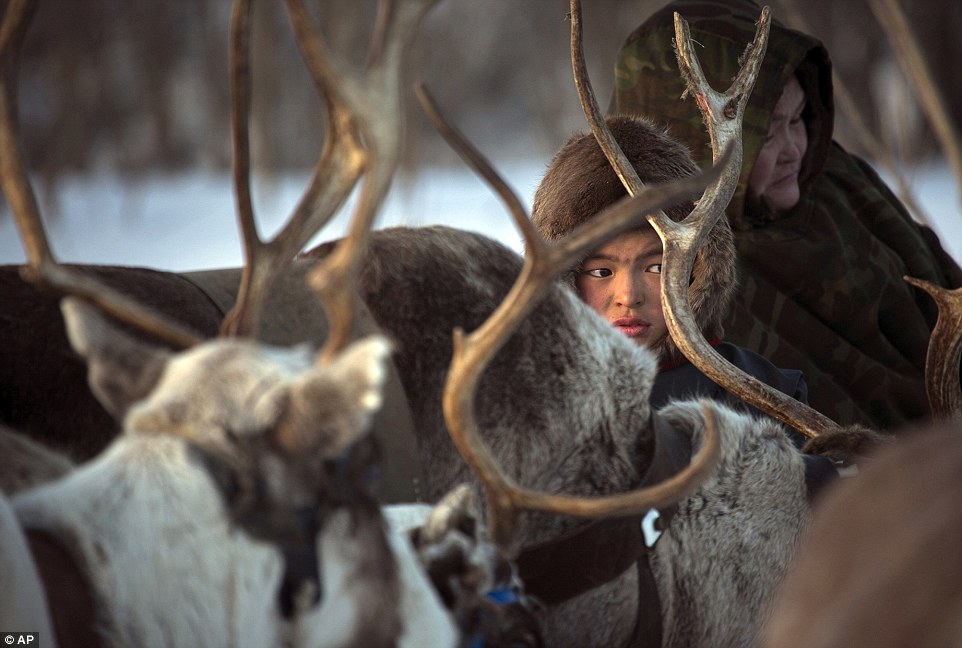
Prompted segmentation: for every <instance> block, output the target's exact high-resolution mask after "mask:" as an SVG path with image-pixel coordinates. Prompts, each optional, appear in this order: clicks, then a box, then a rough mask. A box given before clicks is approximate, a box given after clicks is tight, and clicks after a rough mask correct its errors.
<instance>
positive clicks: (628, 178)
mask: <svg viewBox="0 0 962 648" xmlns="http://www.w3.org/2000/svg"><path fill="white" fill-rule="evenodd" d="M569 6H570V19H571V41H570V50H571V70H572V73H573V74H574V80H575V88H576V89H577V90H578V98H579V99H580V100H581V109H582V110H583V111H584V113H585V119H586V120H587V121H588V126H589V128H590V129H591V132H592V134H594V136H595V140H596V141H597V142H598V146H600V147H601V150H602V152H603V153H604V154H605V157H606V158H608V163H609V164H610V165H611V167H612V168H613V169H614V171H615V173H616V174H617V175H618V178H620V179H621V184H623V185H624V187H625V190H626V191H627V192H628V194H629V195H632V196H634V195H636V194H637V193H638V192H639V191H641V190H642V188H643V187H644V186H645V183H643V182H642V181H641V178H639V177H638V172H637V171H635V167H634V166H632V164H631V163H630V162H629V161H628V158H627V156H625V153H624V151H622V150H621V147H620V146H618V142H616V141H615V138H614V136H613V135H612V134H611V131H610V130H609V129H608V125H607V124H606V123H605V120H604V117H602V114H601V108H600V107H599V106H598V100H597V99H596V98H595V93H594V90H592V88H591V81H590V80H589V78H588V66H587V64H586V63H585V50H584V38H583V30H582V28H581V0H571V3H570V5H569Z"/></svg>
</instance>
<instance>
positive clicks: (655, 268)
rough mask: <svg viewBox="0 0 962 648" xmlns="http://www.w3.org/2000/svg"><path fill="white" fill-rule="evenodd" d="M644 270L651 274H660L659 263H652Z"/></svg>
mask: <svg viewBox="0 0 962 648" xmlns="http://www.w3.org/2000/svg"><path fill="white" fill-rule="evenodd" d="M645 272H650V273H651V274H661V264H660V263H652V264H651V265H650V266H648V267H647V268H645Z"/></svg>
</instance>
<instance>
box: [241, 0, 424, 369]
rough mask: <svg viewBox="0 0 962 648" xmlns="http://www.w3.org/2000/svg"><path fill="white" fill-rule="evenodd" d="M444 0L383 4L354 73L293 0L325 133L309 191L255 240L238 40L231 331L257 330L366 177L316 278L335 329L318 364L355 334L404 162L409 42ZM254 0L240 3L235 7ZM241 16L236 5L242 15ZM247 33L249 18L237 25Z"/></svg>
mask: <svg viewBox="0 0 962 648" xmlns="http://www.w3.org/2000/svg"><path fill="white" fill-rule="evenodd" d="M436 1H437V0H413V1H410V2H406V3H397V4H396V3H394V2H390V1H389V0H385V1H383V2H382V3H381V5H380V7H379V17H378V25H377V28H376V29H375V32H374V36H373V43H372V45H371V48H370V50H369V61H368V65H367V67H366V69H365V70H364V71H363V72H358V71H355V70H354V69H353V68H352V67H351V66H350V65H348V64H346V63H345V62H344V61H342V60H340V59H339V58H338V57H337V56H336V55H335V54H334V53H333V52H331V51H330V50H329V48H328V47H327V45H326V43H325V42H324V39H323V38H322V37H321V35H320V33H319V31H318V29H317V27H316V25H315V22H314V19H313V17H312V16H311V15H310V12H309V11H308V10H307V8H306V7H305V6H304V3H303V2H302V0H287V8H288V14H289V16H290V20H291V26H292V28H293V31H294V34H295V38H296V40H297V44H298V47H299V48H300V50H301V54H302V56H303V58H304V61H305V63H306V65H307V67H308V70H309V72H310V73H311V76H312V78H313V80H314V83H315V85H316V86H317V88H318V92H319V94H320V95H321V97H322V100H323V102H324V105H325V114H326V120H327V122H326V126H327V128H326V138H325V142H324V147H323V149H322V151H321V154H320V156H319V157H318V161H317V163H316V164H315V166H314V170H313V173H312V176H311V180H310V183H309V185H308V188H307V190H306V191H305V193H304V196H302V198H301V200H300V201H299V203H298V205H297V206H296V208H295V210H294V212H293V214H292V215H291V217H290V218H289V219H288V221H287V223H286V224H285V225H284V227H283V228H282V229H281V230H280V231H279V232H278V233H277V235H276V236H275V237H274V239H273V240H271V241H269V242H267V243H264V242H262V241H261V240H260V239H259V237H258V236H257V232H256V227H255V226H254V223H253V216H252V210H251V209H250V207H249V198H247V197H248V196H249V190H248V189H247V178H248V176H249V172H248V169H247V166H246V159H247V149H246V142H247V139H246V130H247V110H246V94H247V93H248V89H247V86H246V79H247V76H246V60H247V58H248V51H247V48H246V40H245V39H243V38H240V37H237V38H232V43H233V44H235V45H236V47H233V48H232V52H233V56H234V58H235V59H236V60H238V61H239V63H238V64H236V65H233V66H232V78H234V79H235V84H234V90H233V93H234V95H235V96H234V99H233V101H232V103H233V105H234V106H235V110H234V120H235V148H236V150H235V185H236V187H237V194H238V208H239V209H238V218H239V221H240V226H241V230H242V232H243V233H244V239H245V251H246V253H247V264H246V266H245V270H244V275H243V277H242V281H241V288H240V291H239V296H238V300H237V304H236V306H235V308H234V310H233V311H232V313H231V315H230V316H229V317H228V319H227V320H226V321H225V326H224V329H223V330H224V331H225V332H227V333H233V334H249V335H255V336H256V334H257V331H258V326H259V317H260V313H261V312H262V311H263V309H264V304H265V301H266V299H267V297H268V295H269V293H270V287H271V285H272V284H273V281H274V279H275V278H276V277H277V276H278V275H279V274H281V273H282V272H283V271H284V270H285V269H286V268H287V267H289V265H290V264H291V263H292V262H293V260H294V258H295V257H296V255H297V254H298V253H299V252H300V251H301V250H302V249H303V247H304V245H306V244H307V243H308V241H309V240H310V238H311V237H312V236H314V234H316V233H317V232H318V231H319V230H320V229H321V227H323V226H324V225H325V224H326V223H327V222H328V221H329V220H330V219H331V218H332V217H333V216H334V214H335V213H337V211H338V210H339V209H340V208H341V207H342V206H343V205H344V203H345V202H346V200H347V197H348V196H349V195H350V192H351V190H352V189H353V187H354V186H355V184H356V183H357V181H358V180H359V179H360V178H361V176H362V175H364V176H365V179H364V182H363V184H362V188H361V191H360V196H359V200H358V203H357V206H356V209H355V213H354V216H353V218H352V221H351V223H352V224H351V229H350V231H349V233H348V236H347V237H346V238H345V239H344V240H343V241H342V242H341V243H340V244H339V245H338V246H337V248H336V250H335V252H334V253H333V254H331V255H330V256H328V257H327V258H326V259H325V260H324V261H322V262H321V263H320V264H319V267H318V269H317V270H316V271H314V272H313V273H312V275H311V277H310V279H309V281H310V283H311V285H312V287H314V289H315V290H316V291H317V292H318V294H319V296H320V298H321V301H322V303H323V305H324V308H325V311H326V312H327V315H328V319H329V321H330V331H331V332H330V335H329V336H328V339H327V342H326V344H325V347H324V350H323V351H322V352H321V354H320V358H321V361H323V360H324V359H327V358H330V357H331V356H332V355H333V354H334V353H336V352H337V351H338V350H339V349H341V348H342V347H343V346H344V344H345V343H346V342H347V340H348V339H349V337H350V331H351V322H352V321H353V313H354V312H355V310H356V299H357V297H356V295H355V294H354V291H353V287H352V286H353V282H352V281H351V280H350V279H351V278H352V277H353V276H354V275H355V272H356V270H357V267H358V265H359V264H360V254H361V252H362V250H363V249H364V248H365V247H366V242H367V236H368V235H367V232H368V231H369V230H370V228H371V224H372V223H373V220H374V217H375V216H376V214H377V212H378V209H379V208H380V205H381V203H382V202H383V199H384V196H385V195H386V193H387V190H388V188H389V187H390V183H391V180H392V178H393V175H394V171H395V169H396V168H397V164H398V159H399V151H400V143H401V133H402V131H403V110H402V106H403V102H402V101H401V85H400V78H401V70H402V68H403V64H404V61H406V60H407V57H406V48H405V46H406V45H407V43H409V41H410V40H411V38H412V36H413V34H414V33H415V32H416V29H417V26H418V24H419V23H420V20H421V18H422V17H423V16H424V14H425V13H426V12H427V10H428V9H430V7H431V6H433V5H434V3H435V2H436ZM241 3H243V4H247V0H238V4H241ZM239 13H241V12H240V10H238V11H237V12H236V13H235V15H236V14H239ZM232 29H237V30H238V31H240V32H247V31H248V30H249V24H247V22H246V21H238V22H237V23H236V24H235V25H233V26H232Z"/></svg>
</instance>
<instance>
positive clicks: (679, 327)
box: [649, 7, 838, 437]
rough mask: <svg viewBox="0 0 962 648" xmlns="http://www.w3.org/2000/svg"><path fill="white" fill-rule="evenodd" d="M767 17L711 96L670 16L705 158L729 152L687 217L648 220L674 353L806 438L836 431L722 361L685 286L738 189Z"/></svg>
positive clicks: (682, 31) (687, 37)
mask: <svg viewBox="0 0 962 648" xmlns="http://www.w3.org/2000/svg"><path fill="white" fill-rule="evenodd" d="M770 23H771V18H770V11H769V9H768V7H764V8H763V9H762V12H761V16H760V17H759V21H758V27H757V29H756V32H755V38H754V39H753V41H752V42H751V43H750V44H749V45H748V47H747V48H746V50H745V56H744V60H745V62H744V64H743V65H742V68H741V70H740V71H739V73H738V76H737V77H736V78H735V80H734V81H733V83H732V85H731V87H730V88H729V89H728V90H727V91H726V92H724V93H719V92H716V91H715V90H713V89H712V88H711V87H710V86H709V85H708V82H707V80H706V79H705V75H704V73H703V71H702V69H701V64H700V63H699V62H698V57H697V56H696V55H695V54H694V52H693V50H692V47H691V34H690V31H689V28H688V23H687V22H686V21H685V20H684V18H682V17H681V16H680V15H679V14H677V13H676V14H675V43H676V48H677V55H678V65H679V68H680V69H681V71H682V76H684V77H685V79H686V82H687V85H688V92H689V93H691V94H692V95H693V96H694V98H695V101H696V103H697V104H698V107H699V109H700V110H701V111H702V115H703V116H704V119H705V123H706V125H707V127H708V132H709V135H710V136H711V146H712V154H713V156H714V157H715V159H718V156H719V151H720V150H722V149H731V150H732V159H731V161H730V162H729V163H728V165H727V167H726V171H725V174H724V175H723V177H722V178H721V179H720V180H719V182H718V183H717V184H716V185H713V186H712V187H710V188H709V189H708V190H707V191H706V192H705V195H704V196H703V197H702V199H701V200H700V201H698V204H697V207H696V208H695V209H694V210H693V211H692V213H691V214H689V216H688V217H687V218H686V219H685V220H684V221H682V222H680V223H676V222H674V221H672V220H670V219H668V218H666V217H664V215H657V216H654V217H650V218H649V220H650V222H651V224H652V226H653V227H654V228H655V230H656V231H657V232H658V234H659V236H660V237H661V239H662V242H663V244H664V257H663V267H664V274H663V275H662V302H663V307H664V310H665V320H666V322H667V324H668V329H669V332H670V334H671V336H672V338H673V339H674V340H675V343H676V344H677V345H678V348H679V349H680V350H681V351H682V352H683V353H684V354H685V356H686V357H687V358H688V359H689V360H690V361H691V362H692V364H694V365H695V366H696V367H698V369H699V370H701V371H702V373H704V374H705V375H706V376H708V377H709V378H711V379H712V380H714V381H715V382H717V383H718V384H720V385H722V386H724V387H725V388H726V389H728V390H729V391H731V392H732V393H733V394H735V395H736V396H738V397H739V398H742V399H743V400H745V401H746V402H749V403H751V404H752V405H754V406H755V407H757V408H758V409H760V410H762V411H764V412H766V413H768V414H770V415H771V416H773V417H775V418H777V419H778V420H780V421H782V422H783V423H786V424H787V425H790V426H792V427H794V428H796V429H798V430H799V431H800V432H802V433H803V434H805V435H806V436H808V437H813V436H817V435H818V434H820V433H822V432H825V431H827V430H832V429H837V428H838V425H837V424H836V423H835V422H834V421H832V420H831V419H829V418H828V417H826V416H824V415H823V414H821V413H819V412H817V411H815V410H814V409H812V408H810V407H808V406H806V405H803V404H802V403H799V402H798V401H796V400H794V399H793V398H791V397H789V396H787V395H785V394H782V393H781V392H779V391H777V390H775V389H773V388H771V387H769V386H768V385H766V384H764V383H762V382H761V381H759V380H758V379H756V378H754V377H752V376H749V375H748V374H746V373H745V372H744V371H741V370H740V369H738V368H737V367H735V366H733V365H732V364H731V363H729V362H728V361H726V360H725V359H724V358H722V357H721V356H720V355H719V354H718V353H717V352H716V351H715V350H714V349H713V348H712V347H711V346H710V345H709V344H708V343H707V342H706V341H705V339H704V336H703V335H702V334H701V332H700V330H699V329H698V326H697V325H696V324H695V320H694V316H693V314H692V313H691V306H690V304H689V302H688V283H689V277H690V276H691V268H692V265H693V263H694V258H695V254H696V253H697V251H698V248H699V246H700V244H701V242H702V240H703V239H704V238H705V237H706V236H707V233H708V231H709V230H710V229H711V227H712V226H713V225H714V224H715V223H716V222H717V220H718V218H721V217H723V215H724V212H725V208H726V206H727V205H728V202H729V201H730V200H731V196H732V194H733V193H734V190H735V187H736V185H737V183H738V174H739V170H740V169H741V160H742V142H741V127H742V118H743V115H744V110H745V106H746V104H747V103H748V97H749V96H750V94H751V91H752V88H753V86H754V83H755V78H756V77H757V74H758V68H759V67H760V65H761V61H762V58H763V57H764V55H765V49H766V47H767V44H768V30H769V26H770Z"/></svg>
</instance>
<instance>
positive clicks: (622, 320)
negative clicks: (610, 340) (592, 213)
mask: <svg viewBox="0 0 962 648" xmlns="http://www.w3.org/2000/svg"><path fill="white" fill-rule="evenodd" d="M661 256H662V247H661V239H660V238H658V234H656V233H655V231H654V230H653V229H651V228H650V227H649V228H645V229H642V230H635V231H630V232H625V233H624V234H621V235H619V236H618V237H617V238H615V239H613V240H612V241H611V242H609V243H608V244H607V245H604V246H602V247H601V248H599V249H597V250H595V251H594V253H592V254H591V255H589V256H588V258H587V259H585V261H584V263H582V264H581V268H580V270H579V271H578V273H577V276H576V279H575V286H576V287H577V289H578V295H579V296H580V297H581V299H582V300H583V301H584V302H585V303H586V304H588V305H589V306H591V308H593V309H594V310H595V312H597V313H598V314H599V315H601V316H602V317H604V318H605V319H606V320H608V321H609V322H610V323H611V324H612V325H613V326H614V327H615V328H617V329H618V330H619V331H621V332H622V333H624V334H625V335H627V336H628V337H629V338H631V339H632V340H633V341H634V342H635V343H636V344H645V345H649V346H650V345H653V344H655V343H656V342H659V341H660V340H662V339H663V338H664V337H665V336H667V335H668V326H667V325H666V324H665V316H664V314H663V313H662V310H661Z"/></svg>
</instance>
